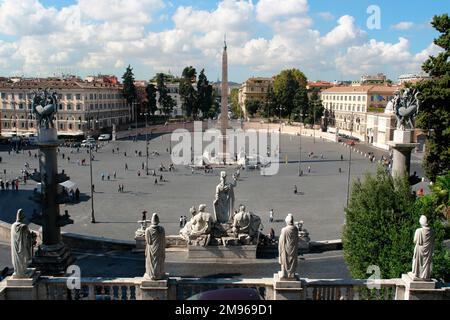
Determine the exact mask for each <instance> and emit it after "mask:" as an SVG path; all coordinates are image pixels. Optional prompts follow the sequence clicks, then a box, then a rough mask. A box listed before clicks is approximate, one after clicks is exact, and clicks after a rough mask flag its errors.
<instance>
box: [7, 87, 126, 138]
mask: <svg viewBox="0 0 450 320" xmlns="http://www.w3.org/2000/svg"><path fill="white" fill-rule="evenodd" d="M44 88H49V89H51V90H54V91H56V92H57V93H58V98H59V101H58V103H59V105H58V112H57V114H56V119H55V124H56V126H57V129H58V135H67V136H82V135H88V134H89V133H91V132H92V131H98V130H102V129H108V128H111V127H112V125H113V124H116V125H123V124H126V123H129V122H130V120H131V114H130V107H129V106H128V105H127V104H126V100H125V99H124V98H123V97H122V87H121V86H120V85H117V84H116V85H113V84H109V83H97V82H87V81H83V80H81V79H76V80H74V79H70V80H64V79H27V80H25V79H23V80H19V81H16V82H14V83H13V82H10V81H3V82H0V112H1V114H0V117H1V131H0V133H1V134H2V135H3V136H14V135H18V136H23V135H30V134H35V133H36V120H35V118H34V115H33V114H32V92H33V91H36V90H39V89H44Z"/></svg>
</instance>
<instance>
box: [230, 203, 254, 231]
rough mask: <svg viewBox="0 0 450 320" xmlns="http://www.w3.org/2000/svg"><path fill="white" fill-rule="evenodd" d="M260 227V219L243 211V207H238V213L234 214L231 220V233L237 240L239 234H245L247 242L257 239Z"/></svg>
mask: <svg viewBox="0 0 450 320" xmlns="http://www.w3.org/2000/svg"><path fill="white" fill-rule="evenodd" d="M260 227H261V218H260V217H258V216H257V215H255V214H253V213H251V212H249V211H245V206H244V205H242V204H241V205H240V206H239V212H238V213H236V214H235V216H234V219H233V227H232V231H233V233H234V236H235V237H236V238H237V237H238V235H239V234H247V235H248V240H253V239H256V240H257V239H258V235H259V231H260Z"/></svg>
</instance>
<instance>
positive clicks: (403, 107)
mask: <svg viewBox="0 0 450 320" xmlns="http://www.w3.org/2000/svg"><path fill="white" fill-rule="evenodd" d="M419 105H420V101H419V91H417V89H411V88H406V89H404V91H403V92H400V91H397V92H396V93H395V96H394V98H393V99H392V100H391V101H389V103H388V105H387V106H386V108H387V109H393V110H394V113H395V116H396V117H397V129H402V130H405V129H414V118H415V117H416V115H417V114H418V112H419Z"/></svg>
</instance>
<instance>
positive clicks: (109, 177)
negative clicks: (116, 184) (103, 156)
mask: <svg viewBox="0 0 450 320" xmlns="http://www.w3.org/2000/svg"><path fill="white" fill-rule="evenodd" d="M110 179H111V176H110V175H109V173H108V181H109V180H110Z"/></svg>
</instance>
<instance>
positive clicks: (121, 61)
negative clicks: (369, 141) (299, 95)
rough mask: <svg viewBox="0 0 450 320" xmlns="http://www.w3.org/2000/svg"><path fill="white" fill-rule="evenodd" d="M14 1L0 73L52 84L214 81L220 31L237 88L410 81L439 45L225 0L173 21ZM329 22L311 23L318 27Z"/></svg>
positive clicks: (133, 8) (110, 4) (141, 5)
mask: <svg viewBox="0 0 450 320" xmlns="http://www.w3.org/2000/svg"><path fill="white" fill-rule="evenodd" d="M16 1H17V0H15V1H14V0H0V8H2V10H0V34H2V33H3V34H8V35H13V36H15V37H12V38H13V39H16V40H8V41H1V40H0V67H1V68H2V72H3V73H5V72H7V73H8V72H9V74H12V73H14V72H16V70H21V72H24V73H25V74H28V75H35V74H36V73H39V74H40V75H50V74H52V73H53V72H54V71H55V70H58V69H60V68H73V69H75V68H77V69H75V71H78V72H79V73H81V74H85V73H91V72H113V73H116V74H118V75H119V74H121V73H123V68H124V66H126V65H128V64H130V63H131V64H132V66H133V67H135V72H136V73H137V74H138V77H142V78H149V77H151V76H152V73H153V72H159V71H164V72H167V71H169V70H171V71H172V72H173V73H175V74H179V73H180V72H181V70H182V68H183V67H184V66H186V65H193V66H195V67H197V68H198V69H202V68H205V70H206V72H207V74H208V75H209V77H212V78H215V77H216V76H217V75H218V74H220V59H221V54H222V43H223V36H224V33H225V32H226V34H227V42H228V47H229V49H228V52H229V61H230V66H232V67H233V66H235V67H237V68H239V69H240V70H244V71H243V72H247V74H245V75H241V77H240V79H234V80H242V78H243V77H245V76H248V75H249V73H250V71H251V73H252V74H253V75H256V74H258V73H263V74H264V75H270V74H275V73H278V72H279V71H280V70H281V69H283V68H293V67H295V68H300V69H302V70H303V71H305V73H306V74H307V75H308V76H309V77H311V78H315V77H316V75H317V74H318V73H320V74H325V73H326V74H330V75H332V76H335V74H337V73H338V72H339V73H341V74H343V75H346V76H353V75H355V76H359V75H360V74H362V73H366V72H386V73H392V72H399V73H409V72H414V71H415V69H416V68H419V67H420V65H421V63H422V62H423V61H424V60H425V59H426V58H428V55H430V54H435V52H437V46H435V45H430V46H429V47H428V48H426V49H424V50H423V51H421V52H419V53H416V54H414V53H412V52H411V51H410V48H409V47H410V46H409V41H408V40H407V39H406V38H399V40H398V41H397V42H394V43H389V42H383V41H379V40H375V39H371V40H367V33H366V32H365V31H363V30H362V29H360V28H359V27H358V26H357V25H356V22H355V19H354V18H353V17H352V16H349V15H346V16H342V17H340V18H339V19H338V21H337V23H336V25H335V27H334V28H333V29H332V30H330V31H329V32H328V33H325V34H321V33H320V32H319V31H318V30H315V29H314V27H313V25H314V22H315V21H314V20H313V18H312V15H311V14H308V4H307V1H306V0H295V1H290V0H286V1H273V0H260V1H259V2H257V3H256V2H255V1H253V2H255V4H253V2H252V1H251V0H245V1H244V0H223V1H221V2H219V3H218V4H217V6H216V7H215V8H213V9H211V10H202V9H197V8H194V7H186V6H180V7H178V8H176V9H175V13H174V14H172V16H170V17H169V16H167V12H166V11H164V10H162V12H161V11H158V10H160V8H162V7H163V6H164V4H163V3H162V0H131V1H125V0H110V1H107V0H96V1H88V0H79V2H78V3H76V4H75V5H71V6H66V7H63V8H61V9H56V8H51V7H45V6H43V5H42V4H41V3H40V2H39V1H38V0H21V2H20V3H19V4H17V3H16ZM168 7H170V4H166V8H168ZM10 8H11V10H10ZM158 8H159V9H158ZM5 9H6V10H8V11H4V10H5ZM136 12H138V14H135V13H136ZM331 16H332V14H331V13H329V12H322V13H318V14H314V18H315V19H330V18H331ZM166 17H168V18H169V20H170V21H172V22H173V25H172V26H167V27H166V28H165V29H164V30H162V31H158V32H154V31H148V29H149V24H150V23H152V21H153V19H155V21H157V20H159V21H163V20H166ZM319 17H320V18H319ZM333 19H334V18H333ZM129 20H132V21H129ZM153 23H156V22H153ZM260 27H262V28H263V29H264V30H265V33H264V34H265V35H264V36H262V35H261V34H260V32H259V28H260ZM208 72H211V73H208ZM1 75H5V74H0V76H1ZM230 76H231V77H233V78H234V75H233V74H230Z"/></svg>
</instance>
